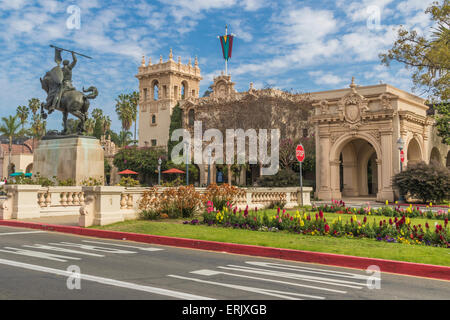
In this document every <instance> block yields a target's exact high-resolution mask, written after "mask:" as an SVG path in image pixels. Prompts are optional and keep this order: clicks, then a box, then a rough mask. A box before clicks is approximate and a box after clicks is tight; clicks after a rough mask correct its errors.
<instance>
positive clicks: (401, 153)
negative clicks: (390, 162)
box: [400, 150, 405, 162]
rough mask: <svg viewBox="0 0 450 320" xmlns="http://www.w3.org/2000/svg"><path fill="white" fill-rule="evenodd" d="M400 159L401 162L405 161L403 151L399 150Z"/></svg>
mask: <svg viewBox="0 0 450 320" xmlns="http://www.w3.org/2000/svg"><path fill="white" fill-rule="evenodd" d="M400 161H401V162H405V153H404V152H403V150H402V151H400Z"/></svg>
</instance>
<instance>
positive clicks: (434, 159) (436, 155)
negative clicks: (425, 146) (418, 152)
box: [430, 147, 443, 166]
mask: <svg viewBox="0 0 450 320" xmlns="http://www.w3.org/2000/svg"><path fill="white" fill-rule="evenodd" d="M430 163H436V164H438V165H440V166H442V165H443V164H442V161H441V153H440V152H439V150H438V148H436V147H434V148H433V149H432V150H431V154H430Z"/></svg>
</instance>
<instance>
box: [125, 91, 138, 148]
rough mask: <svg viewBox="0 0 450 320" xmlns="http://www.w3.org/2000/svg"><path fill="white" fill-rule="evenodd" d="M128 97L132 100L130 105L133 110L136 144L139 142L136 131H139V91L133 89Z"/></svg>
mask: <svg viewBox="0 0 450 320" xmlns="http://www.w3.org/2000/svg"><path fill="white" fill-rule="evenodd" d="M128 99H129V101H130V107H131V112H132V119H133V122H134V144H136V143H137V137H136V131H137V129H136V128H137V114H138V106H139V92H137V91H133V92H132V93H130V94H129V95H128Z"/></svg>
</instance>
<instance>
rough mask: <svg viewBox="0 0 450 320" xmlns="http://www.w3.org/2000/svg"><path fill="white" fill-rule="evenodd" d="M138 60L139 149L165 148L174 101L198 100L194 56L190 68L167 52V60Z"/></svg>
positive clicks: (196, 69) (196, 67) (198, 76)
mask: <svg viewBox="0 0 450 320" xmlns="http://www.w3.org/2000/svg"><path fill="white" fill-rule="evenodd" d="M145 62H146V61H145V57H142V63H141V66H140V67H139V69H138V74H137V75H136V78H138V79H139V146H140V147H167V141H168V140H169V127H170V116H171V114H172V110H173V108H174V107H175V106H176V104H177V103H178V101H180V100H185V99H189V98H198V97H199V90H200V80H202V77H201V75H200V68H199V67H198V60H197V57H196V58H195V61H194V65H192V63H191V59H189V62H188V64H182V63H181V58H180V57H178V61H174V60H173V54H172V49H170V54H169V60H167V61H166V62H163V58H162V56H160V58H159V62H158V63H157V64H152V61H151V58H149V59H148V63H147V65H146V64H145Z"/></svg>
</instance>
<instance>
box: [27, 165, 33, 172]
mask: <svg viewBox="0 0 450 320" xmlns="http://www.w3.org/2000/svg"><path fill="white" fill-rule="evenodd" d="M32 171H33V164H32V163H30V164H29V165H28V166H27V168H26V169H25V173H31V172H32Z"/></svg>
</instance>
